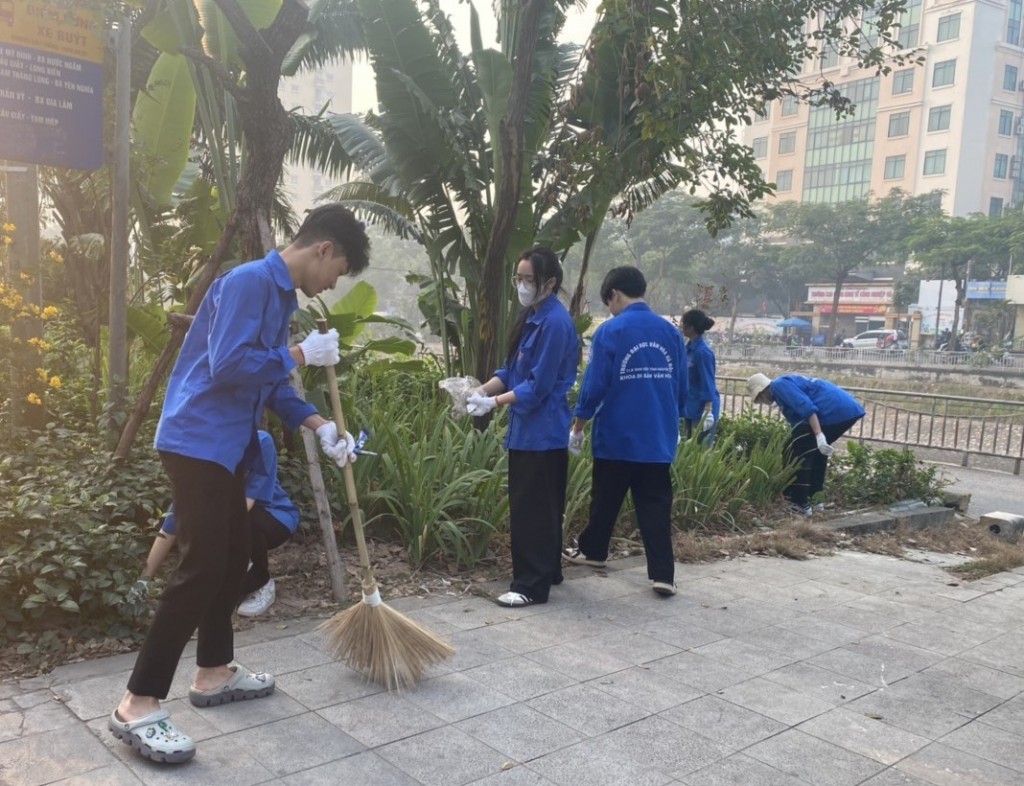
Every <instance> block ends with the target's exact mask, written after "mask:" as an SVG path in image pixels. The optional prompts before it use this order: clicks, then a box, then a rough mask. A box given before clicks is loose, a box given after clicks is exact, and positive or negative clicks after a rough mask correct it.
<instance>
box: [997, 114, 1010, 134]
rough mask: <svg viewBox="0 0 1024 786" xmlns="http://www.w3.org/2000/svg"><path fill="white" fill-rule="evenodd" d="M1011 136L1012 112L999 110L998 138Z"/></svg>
mask: <svg viewBox="0 0 1024 786" xmlns="http://www.w3.org/2000/svg"><path fill="white" fill-rule="evenodd" d="M1012 134H1013V112H1011V111H1009V110H1008V109H1000V110H999V136H1011V135H1012Z"/></svg>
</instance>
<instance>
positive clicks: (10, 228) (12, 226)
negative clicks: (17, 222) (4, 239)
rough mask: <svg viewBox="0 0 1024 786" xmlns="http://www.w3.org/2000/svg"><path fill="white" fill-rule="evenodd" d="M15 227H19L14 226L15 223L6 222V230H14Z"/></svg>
mask: <svg viewBox="0 0 1024 786" xmlns="http://www.w3.org/2000/svg"><path fill="white" fill-rule="evenodd" d="M15 229H17V227H16V226H14V224H11V223H6V224H4V232H13V231H14V230H15Z"/></svg>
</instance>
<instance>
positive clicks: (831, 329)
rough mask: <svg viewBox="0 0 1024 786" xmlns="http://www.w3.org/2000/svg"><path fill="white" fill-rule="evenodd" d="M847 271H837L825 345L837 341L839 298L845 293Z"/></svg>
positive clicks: (830, 344)
mask: <svg viewBox="0 0 1024 786" xmlns="http://www.w3.org/2000/svg"><path fill="white" fill-rule="evenodd" d="M846 275H847V274H846V271H845V270H840V271H838V272H837V273H836V288H835V291H834V292H833V293H832V320H831V322H830V323H829V326H828V336H827V337H826V338H825V346H827V347H830V346H832V345H833V344H835V341H836V324H837V320H838V319H839V298H841V297H842V295H843V284H844V283H845V282H846Z"/></svg>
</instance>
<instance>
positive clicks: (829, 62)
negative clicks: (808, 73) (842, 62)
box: [821, 44, 839, 70]
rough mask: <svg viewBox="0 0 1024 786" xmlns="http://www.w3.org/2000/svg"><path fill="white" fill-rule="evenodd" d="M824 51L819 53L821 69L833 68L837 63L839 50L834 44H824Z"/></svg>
mask: <svg viewBox="0 0 1024 786" xmlns="http://www.w3.org/2000/svg"><path fill="white" fill-rule="evenodd" d="M825 47H826V48H825V51H824V52H822V53H821V69H822V70H825V69H826V68H835V67H836V66H837V65H839V51H838V50H837V49H836V48H835V45H834V44H826V45H825Z"/></svg>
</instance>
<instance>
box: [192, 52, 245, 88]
mask: <svg viewBox="0 0 1024 786" xmlns="http://www.w3.org/2000/svg"><path fill="white" fill-rule="evenodd" d="M178 52H179V53H181V54H183V55H185V57H187V58H188V59H189V60H191V61H192V62H193V63H196V64H197V65H201V66H203V68H206V69H207V70H208V71H209V72H210V73H211V74H213V76H214V78H215V79H216V80H217V81H218V82H219V83H220V86H221V87H223V88H224V89H225V90H227V91H228V92H229V93H231V95H232V97H234V98H235V99H236V100H237V99H239V98H240V97H241V95H242V89H241V88H240V87H239V86H238V80H237V79H235V78H234V77H233V76H232V75H231V72H230V71H228V70H227V69H226V68H225V67H224V66H223V65H222V64H221V62H220V61H219V60H214V59H213V58H212V57H210V56H209V55H207V54H205V53H203V52H200V51H199V50H198V49H192V48H191V47H188V46H181V47H178Z"/></svg>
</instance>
